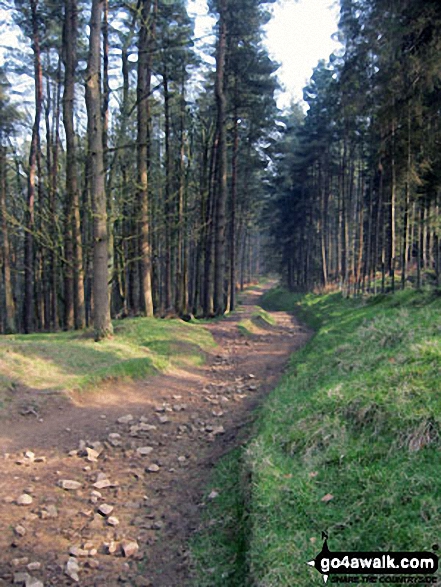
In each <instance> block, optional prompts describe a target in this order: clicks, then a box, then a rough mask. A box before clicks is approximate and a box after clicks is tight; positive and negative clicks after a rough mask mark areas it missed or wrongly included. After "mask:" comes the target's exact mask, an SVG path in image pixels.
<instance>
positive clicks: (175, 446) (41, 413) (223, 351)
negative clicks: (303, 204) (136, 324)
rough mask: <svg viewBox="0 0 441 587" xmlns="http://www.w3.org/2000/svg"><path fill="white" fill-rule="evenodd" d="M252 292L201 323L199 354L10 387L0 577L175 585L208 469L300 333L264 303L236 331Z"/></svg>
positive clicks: (0, 453) (249, 415) (251, 304)
mask: <svg viewBox="0 0 441 587" xmlns="http://www.w3.org/2000/svg"><path fill="white" fill-rule="evenodd" d="M261 294H262V288H254V289H251V290H249V291H248V292H247V293H246V294H245V295H244V296H243V298H242V304H241V306H240V307H239V309H238V311H237V312H235V313H233V314H232V315H230V316H228V317H227V318H226V319H224V320H221V321H216V322H213V323H210V324H207V326H206V327H207V328H208V329H209V330H210V331H211V333H212V334H213V337H214V338H215V340H216V343H217V347H215V348H214V349H213V351H212V352H211V353H209V354H208V356H207V361H206V363H205V364H204V365H203V366H202V367H192V368H190V369H188V370H187V369H186V370H180V371H176V370H175V371H173V372H169V373H166V374H162V375H157V376H154V377H152V378H149V379H147V380H143V381H137V382H133V383H131V384H127V383H118V382H116V383H115V382H109V383H107V384H106V385H105V386H100V389H99V390H98V391H96V392H93V393H90V392H88V393H87V394H86V393H83V394H80V395H77V396H73V397H70V398H66V397H65V396H62V395H53V396H50V397H46V396H44V395H42V394H38V395H35V392H34V395H32V393H31V392H30V391H27V392H22V394H21V395H20V394H19V396H18V398H17V400H16V402H15V403H14V404H13V405H12V406H10V407H9V408H8V417H2V420H1V421H0V458H1V459H2V461H1V463H2V464H1V473H2V474H1V477H0V521H1V528H2V532H1V533H0V586H2V585H12V584H22V585H26V586H27V587H41V585H44V586H45V587H47V586H49V585H51V586H64V585H75V584H76V585H81V586H84V587H92V586H101V587H113V586H115V587H116V586H117V585H121V584H126V585H133V586H136V587H139V586H141V587H142V586H147V585H150V586H154V587H183V586H184V585H186V584H188V580H189V575H190V574H189V563H190V561H189V557H188V552H187V550H186V549H187V543H188V538H189V537H190V535H191V534H192V532H194V530H195V529H196V528H197V526H198V523H199V519H200V513H201V509H202V508H203V507H204V503H203V492H204V490H205V489H206V487H207V483H208V480H209V475H210V470H211V469H212V467H213V466H214V464H215V463H216V462H217V461H218V460H219V458H221V457H222V455H224V454H225V453H227V452H228V451H230V450H231V449H232V448H234V447H236V446H239V445H240V444H241V443H243V442H244V441H246V439H247V434H248V433H249V428H248V426H247V425H248V424H249V423H251V422H252V421H253V418H254V414H253V412H254V409H255V408H256V407H257V405H258V404H259V403H260V402H261V401H262V400H263V399H264V398H265V396H266V395H267V394H268V393H269V391H271V389H273V388H274V386H275V384H276V382H277V380H278V379H279V378H280V376H281V374H282V372H283V369H284V366H285V364H286V362H287V360H288V358H289V356H290V354H291V353H292V352H293V351H294V350H296V349H298V348H299V347H301V346H302V345H303V344H304V343H305V342H306V341H307V339H308V337H309V335H310V333H309V332H308V331H307V330H306V329H305V328H304V327H303V326H301V325H300V324H299V323H298V321H297V320H296V319H295V318H293V317H292V316H290V315H288V314H286V313H284V312H271V315H272V316H273V318H274V320H275V325H274V326H270V325H265V324H264V323H263V322H262V324H259V328H258V330H257V332H256V334H253V335H252V336H244V334H242V333H241V332H240V330H239V328H238V324H239V322H240V321H242V320H245V319H250V318H251V317H252V315H253V313H255V312H256V310H257V308H256V306H255V304H256V302H257V299H258V297H259V296H260V295H261ZM120 418H122V420H120V421H119V422H118V420H119V419H120ZM25 453H27V455H26V454H25ZM66 481H69V483H66ZM63 482H64V483H63ZM71 482H74V483H71ZM62 485H64V486H65V488H63V487H62ZM20 496H21V500H20ZM23 496H26V497H23ZM17 500H19V501H24V502H25V503H24V504H23V505H18V504H17ZM105 506H109V507H105ZM112 508H113V509H112ZM99 510H100V511H99ZM20 573H21V575H20ZM20 581H22V582H21V583H20ZM38 581H41V583H39V582H38Z"/></svg>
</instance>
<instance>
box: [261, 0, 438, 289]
mask: <svg viewBox="0 0 441 587" xmlns="http://www.w3.org/2000/svg"><path fill="white" fill-rule="evenodd" d="M339 36H340V40H341V41H342V43H343V49H342V51H340V52H337V53H336V54H334V55H332V56H331V59H330V60H329V62H327V63H326V62H325V61H321V62H320V63H319V64H318V66H317V67H316V69H315V70H314V74H313V76H312V78H311V81H310V83H309V84H308V86H307V87H306V88H305V91H304V99H305V101H306V102H307V104H308V107H309V109H308V111H307V114H306V116H305V115H304V114H303V112H302V111H301V110H300V109H299V108H298V106H296V105H294V106H293V107H292V109H291V111H290V113H289V115H287V116H286V118H285V121H284V130H283V132H282V133H281V139H280V145H279V146H278V148H277V149H276V150H275V158H274V160H275V166H276V172H275V173H274V177H273V180H272V185H271V194H272V196H271V199H270V203H269V204H268V206H267V209H266V218H267V223H268V224H269V225H271V226H272V232H273V247H274V251H276V254H277V258H278V262H279V265H280V268H281V271H282V273H283V275H284V279H285V282H286V283H287V284H288V285H289V287H290V288H292V289H299V290H311V289H313V288H317V287H318V288H326V287H328V286H330V285H338V286H339V287H340V288H342V289H343V290H344V291H345V292H346V293H354V294H357V293H360V292H365V291H375V292H376V291H382V292H385V291H394V290H396V289H397V288H405V287H406V286H408V285H409V284H410V285H414V286H417V287H421V286H422V285H424V284H431V285H435V286H437V287H439V285H440V280H441V254H440V253H441V252H440V232H441V225H440V217H439V207H440V204H441V159H440V154H441V151H440V148H439V146H440V144H441V124H440V123H441V118H440V114H441V111H440V105H441V102H440V99H439V96H440V91H441V58H440V56H441V4H440V3H439V2H437V1H436V0H428V1H425V2H420V1H418V0H402V1H399V2H395V1H390V0H387V1H386V0H341V12H340V23H339Z"/></svg>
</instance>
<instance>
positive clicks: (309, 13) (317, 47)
mask: <svg viewBox="0 0 441 587" xmlns="http://www.w3.org/2000/svg"><path fill="white" fill-rule="evenodd" d="M188 8H189V12H190V13H191V14H192V15H197V18H196V26H195V34H196V37H204V35H207V34H208V33H209V31H210V28H211V26H212V23H213V20H212V19H211V18H210V17H208V16H206V12H207V8H206V0H188ZM271 11H272V13H273V18H272V20H271V21H270V22H269V23H268V25H267V27H266V30H267V47H268V51H269V53H270V56H271V57H272V58H273V59H274V60H275V61H276V62H277V63H279V64H280V65H281V67H280V69H279V71H278V77H279V80H280V82H281V83H282V86H283V87H284V90H285V91H284V92H282V93H281V94H280V95H279V96H278V98H277V103H278V106H279V107H280V108H284V107H286V106H288V105H289V104H290V102H291V101H293V100H294V101H296V102H298V101H302V98H303V88H304V87H305V85H306V84H307V82H308V80H309V78H310V77H311V75H312V72H313V69H314V67H315V66H316V65H317V63H318V61H319V60H320V59H325V60H328V58H329V56H330V55H331V53H332V52H333V51H335V50H336V49H338V48H339V47H340V44H339V43H338V42H337V41H335V40H333V39H332V35H333V34H334V33H336V32H337V22H338V16H339V2H338V0H277V1H276V2H275V4H273V5H272V6H271Z"/></svg>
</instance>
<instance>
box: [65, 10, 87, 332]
mask: <svg viewBox="0 0 441 587" xmlns="http://www.w3.org/2000/svg"><path fill="white" fill-rule="evenodd" d="M65 11H66V12H65V24H64V43H63V44H64V54H63V58H64V59H63V60H64V71H65V74H64V93H63V123H64V129H65V133H66V233H65V243H66V245H65V254H66V274H65V327H66V328H72V327H73V326H75V328H78V329H80V328H84V326H85V322H86V316H85V308H84V276H83V254H82V243H81V223H80V210H79V202H80V193H79V187H78V169H77V154H76V145H75V130H74V99H75V70H76V66H77V57H76V43H77V29H78V10H77V4H76V0H65Z"/></svg>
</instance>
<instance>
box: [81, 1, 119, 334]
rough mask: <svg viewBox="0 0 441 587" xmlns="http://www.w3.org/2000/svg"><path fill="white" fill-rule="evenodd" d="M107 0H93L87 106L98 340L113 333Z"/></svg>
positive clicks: (94, 312) (94, 309) (94, 305)
mask: <svg viewBox="0 0 441 587" xmlns="http://www.w3.org/2000/svg"><path fill="white" fill-rule="evenodd" d="M103 3H104V0H92V8H91V15H90V38H89V53H88V59H87V72H86V106H87V119H88V139H89V157H90V160H91V165H90V173H91V178H90V190H91V194H92V206H93V239H94V242H93V323H94V330H95V340H96V341H99V340H101V339H103V338H106V337H108V336H110V335H111V334H112V333H113V327H112V322H111V319H110V305H109V293H108V287H107V278H108V272H107V257H108V247H107V239H108V234H107V201H106V191H105V175H104V174H105V170H104V152H103V123H102V117H101V84H100V70H101V67H100V62H101V60H100V53H101V52H100V47H101V18H102V14H103Z"/></svg>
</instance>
